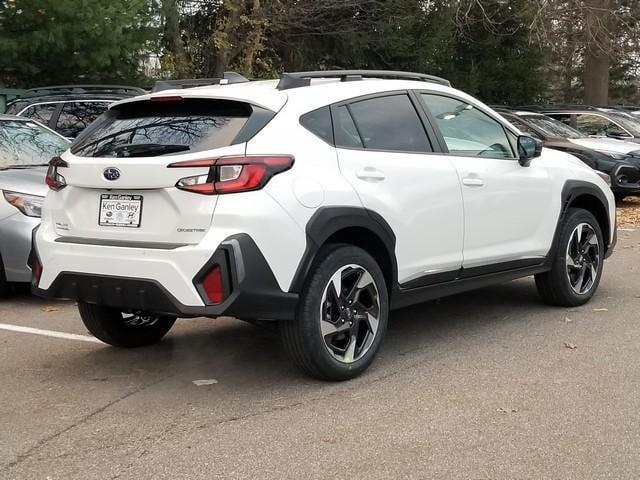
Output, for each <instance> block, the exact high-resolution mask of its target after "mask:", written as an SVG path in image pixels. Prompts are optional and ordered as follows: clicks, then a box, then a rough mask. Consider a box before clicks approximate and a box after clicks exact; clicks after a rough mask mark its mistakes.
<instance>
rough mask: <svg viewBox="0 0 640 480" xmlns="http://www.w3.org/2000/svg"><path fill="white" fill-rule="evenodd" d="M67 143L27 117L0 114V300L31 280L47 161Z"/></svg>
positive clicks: (67, 142)
mask: <svg viewBox="0 0 640 480" xmlns="http://www.w3.org/2000/svg"><path fill="white" fill-rule="evenodd" d="M67 148H69V141H68V140H67V139H65V138H64V137H62V136H60V135H58V134H57V133H55V132H54V131H52V130H50V129H49V128H47V127H45V126H43V125H41V124H39V123H38V122H35V121H33V120H30V119H28V118H22V117H14V116H9V115H0V195H2V198H0V296H4V295H6V294H7V293H8V292H9V287H10V283H12V282H27V283H28V282H29V281H31V270H30V269H29V268H28V267H27V259H28V257H29V251H30V250H31V233H32V231H33V229H34V227H36V226H37V225H38V224H39V223H40V210H41V208H42V201H43V200H44V196H45V194H46V192H47V186H46V185H45V174H46V170H47V164H48V162H49V160H50V159H51V158H52V157H53V156H56V155H60V154H61V153H62V152H63V151H65V150H66V149H67Z"/></svg>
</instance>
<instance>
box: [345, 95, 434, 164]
mask: <svg viewBox="0 0 640 480" xmlns="http://www.w3.org/2000/svg"><path fill="white" fill-rule="evenodd" d="M349 112H350V113H351V116H352V120H351V122H353V123H354V125H353V126H351V125H350V123H351V122H350V121H349V119H348V117H347V114H348V113H349ZM337 117H338V126H337V129H338V130H340V129H341V128H345V129H346V132H351V134H352V133H353V127H355V128H356V132H357V133H358V134H359V136H360V139H361V143H362V144H363V145H364V148H366V149H371V150H389V151H398V152H431V151H432V149H431V145H430V143H429V139H428V138H427V133H426V132H425V130H424V127H423V125H422V122H421V121H420V117H419V116H418V112H416V109H415V108H414V106H413V103H411V100H410V99H409V96H408V95H406V94H401V95H390V96H386V97H376V98H371V99H368V100H361V101H356V102H354V103H351V104H350V105H349V107H348V109H346V108H345V107H339V108H338V109H337ZM342 121H344V122H345V123H344V124H343V123H342ZM337 139H338V135H337V134H336V141H337ZM352 142H353V143H354V144H357V143H358V141H357V139H355V138H354V139H352Z"/></svg>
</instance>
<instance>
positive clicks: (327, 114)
mask: <svg viewBox="0 0 640 480" xmlns="http://www.w3.org/2000/svg"><path fill="white" fill-rule="evenodd" d="M300 124H301V125H302V126H303V127H304V128H306V129H307V130H309V131H310V132H311V133H313V134H314V135H316V136H318V137H320V138H321V139H322V140H324V141H325V142H327V143H329V144H331V145H333V126H332V124H331V110H330V109H329V107H328V106H327V107H322V108H319V109H317V110H314V111H312V112H309V113H305V114H304V115H302V116H301V117H300Z"/></svg>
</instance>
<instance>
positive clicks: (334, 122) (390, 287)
mask: <svg viewBox="0 0 640 480" xmlns="http://www.w3.org/2000/svg"><path fill="white" fill-rule="evenodd" d="M318 80H319V81H318ZM230 83H232V82H230ZM603 178H606V175H604V174H602V173H600V172H597V171H595V170H592V169H591V168H589V167H588V166H586V165H585V164H584V163H582V162H580V161H579V160H578V159H576V158H575V157H573V156H571V155H569V154H566V153H564V152H559V151H557V150H551V149H543V148H542V142H540V141H539V140H536V139H534V138H532V137H531V136H526V135H521V134H520V133H519V132H518V131H517V130H516V129H515V128H514V127H513V126H512V125H511V124H509V123H508V122H507V121H505V120H504V119H503V118H502V117H500V116H499V115H498V114H496V113H495V112H494V111H493V110H492V109H491V108H489V107H487V106H485V105H484V104H482V103H480V102H479V101H478V100H476V99H474V98H473V97H471V96H469V95H467V94H465V93H463V92H461V91H458V90H455V89H453V88H451V87H450V85H449V82H447V81H446V80H443V79H440V78H437V77H432V76H428V75H422V74H415V73H402V72H375V71H374V72H372V71H338V72H303V73H298V74H285V75H284V76H283V77H282V78H281V79H280V80H279V81H277V80H274V81H260V82H249V83H242V84H233V83H232V84H230V85H216V86H211V87H200V88H194V89H182V90H179V89H178V90H167V91H161V92H158V93H154V94H149V95H146V96H143V97H138V98H136V99H131V100H124V101H121V102H118V103H117V104H115V105H113V106H111V108H110V109H109V111H108V112H107V113H106V114H105V115H103V116H102V117H101V118H100V119H99V120H98V121H96V122H95V123H94V124H93V125H92V126H91V127H90V128H89V129H87V130H85V132H83V133H82V134H81V135H80V137H78V139H77V140H76V142H75V143H74V145H73V146H72V148H71V149H70V151H68V152H66V153H65V154H63V155H62V156H61V157H60V158H57V159H55V160H53V161H52V162H51V165H50V168H49V171H48V174H47V183H48V185H49V188H50V189H51V191H50V192H49V194H48V195H47V198H46V200H45V206H44V210H43V218H42V224H41V226H40V228H39V229H38V230H37V232H36V234H35V242H34V245H35V248H34V252H33V256H32V257H31V262H32V265H33V271H34V277H33V291H34V292H35V293H36V294H38V295H41V296H44V297H49V298H69V299H75V300H76V301H77V302H78V308H79V311H80V316H81V318H82V320H83V322H84V324H85V325H86V327H87V328H88V329H89V331H90V332H91V333H92V334H93V335H95V336H96V337H97V338H99V339H101V340H102V341H104V342H106V343H108V344H111V345H115V346H120V347H139V346H143V345H150V344H153V343H155V342H158V341H159V340H160V339H161V338H162V337H163V336H164V335H165V334H166V333H167V332H168V331H169V329H170V328H171V327H172V325H173V324H174V322H175V319H176V318H177V317H200V316H208V317H217V316H222V315H230V316H234V317H237V318H240V319H244V320H248V321H253V322H265V321H278V322H280V325H279V327H280V328H279V332H280V335H281V337H282V340H283V343H284V347H285V350H286V352H287V353H288V355H289V356H290V358H291V359H292V360H293V361H294V362H295V363H296V364H297V365H298V366H299V367H300V368H301V369H302V370H304V371H305V372H307V373H308V374H310V375H313V376H315V377H319V378H323V379H329V380H343V379H348V378H352V377H354V376H356V375H358V374H360V373H361V372H363V371H364V370H365V369H366V368H367V367H368V366H369V365H370V364H371V362H372V361H373V359H374V356H375V355H376V353H377V352H378V350H379V349H380V345H381V342H382V339H383V337H384V334H385V330H386V328H387V319H388V315H389V310H390V309H394V308H399V307H403V306H407V305H411V304H415V303H418V302H422V301H425V300H428V299H433V298H437V297H442V296H444V295H451V294H454V293H458V292H462V291H465V290H470V289H474V288H479V287H484V286H487V285H491V284H494V283H499V282H503V281H507V280H512V279H515V278H520V277H526V276H528V275H535V278H536V285H537V288H538V291H539V292H540V294H541V295H542V297H543V298H544V299H546V300H547V301H549V302H551V303H553V304H557V305H564V306H575V305H581V304H584V303H585V302H587V301H588V300H589V299H590V298H591V297H592V295H593V294H594V293H595V291H596V289H597V287H598V283H599V281H600V276H601V275H602V269H603V261H604V259H605V258H606V257H608V256H609V255H611V253H612V251H613V246H614V243H615V238H616V228H615V221H616V220H615V218H616V217H615V215H616V212H615V201H614V197H613V194H612V193H611V189H610V188H609V186H608V185H607V184H606V183H605V180H604V179H603Z"/></svg>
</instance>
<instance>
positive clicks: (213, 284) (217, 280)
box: [201, 265, 224, 305]
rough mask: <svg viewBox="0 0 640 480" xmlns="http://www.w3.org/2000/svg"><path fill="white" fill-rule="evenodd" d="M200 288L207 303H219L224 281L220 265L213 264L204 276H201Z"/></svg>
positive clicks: (222, 298) (222, 295) (222, 293)
mask: <svg viewBox="0 0 640 480" xmlns="http://www.w3.org/2000/svg"><path fill="white" fill-rule="evenodd" d="M201 284H202V289H203V290H204V293H205V295H206V296H207V299H208V300H209V303H210V304H212V305H219V304H220V303H222V301H223V300H224V283H223V281H222V269H221V268H220V265H214V266H213V267H212V268H211V270H209V271H208V272H207V273H206V274H205V276H204V277H202V283H201Z"/></svg>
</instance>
